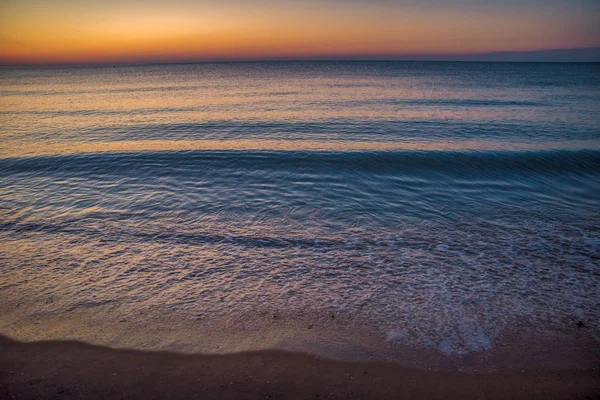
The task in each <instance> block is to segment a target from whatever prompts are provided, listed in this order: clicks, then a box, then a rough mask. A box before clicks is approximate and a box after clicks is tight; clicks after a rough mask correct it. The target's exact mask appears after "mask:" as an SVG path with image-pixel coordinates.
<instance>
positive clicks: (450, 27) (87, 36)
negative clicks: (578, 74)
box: [0, 0, 600, 63]
mask: <svg viewBox="0 0 600 400" xmlns="http://www.w3.org/2000/svg"><path fill="white" fill-rule="evenodd" d="M423 3H425V5H423ZM599 10H600V7H599V6H598V5H597V4H596V3H595V2H594V1H589V0H579V1H578V0H574V1H571V2H563V1H561V0H546V1H538V0H521V1H515V0H505V1H503V2H502V1H495V0H494V1H487V2H486V1H476V0H447V1H441V0H429V1H421V2H415V1H408V0H407V1H402V0H398V1H393V0H376V1H370V2H369V1H366V0H365V1H362V0H348V1H343V0H324V1H320V2H316V1H310V0H308V1H304V2H294V1H289V0H288V1H286V0H282V1H271V0H256V1H243V0H234V1H213V0H209V1H192V0H172V1H170V2H166V1H158V0H147V1H138V0H121V1H115V0H105V1H102V2H100V1H92V0H79V1H75V0H46V1H42V0H20V1H16V0H2V1H1V2H0V62H4V63H80V62H131V61H134V62H135V61H188V60H229V59H256V58H294V57H297V58H305V57H315V58H319V57H324V58H326V57H339V56H344V55H351V56H363V57H364V56H369V55H373V56H378V55H390V56H393V55H406V54H461V53H478V52H491V51H507V50H535V49H549V48H574V47H595V46H600V28H598V27H600V18H599V16H600V12H599Z"/></svg>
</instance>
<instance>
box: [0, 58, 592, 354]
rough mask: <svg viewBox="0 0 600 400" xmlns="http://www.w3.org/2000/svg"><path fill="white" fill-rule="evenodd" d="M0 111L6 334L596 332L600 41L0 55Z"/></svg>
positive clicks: (216, 348)
mask: <svg viewBox="0 0 600 400" xmlns="http://www.w3.org/2000/svg"><path fill="white" fill-rule="evenodd" d="M0 125H1V127H2V129H1V131H0V135H1V146H0V307H1V310H2V313H3V314H4V316H3V317H0V334H8V335H10V336H13V337H16V338H23V339H27V340H33V339H36V338H53V339H81V340H88V341H92V342H97V343H101V344H109V345H115V346H123V347H127V346H132V347H148V348H160V347H166V348H171V349H178V350H184V351H206V352H211V351H213V352H220V351H229V350H232V351H233V350H244V349H252V348H263V347H281V348H289V349H296V348H298V349H302V350H306V349H308V350H310V349H316V350H315V351H316V352H319V351H320V350H319V349H323V348H325V347H327V346H328V347H327V349H329V350H327V351H330V350H331V351H330V352H331V353H332V354H333V355H334V356H336V355H337V356H339V355H340V354H342V355H343V353H344V351H342V350H339V349H343V348H344V345H346V344H348V343H352V344H353V346H354V347H353V349H354V350H355V351H356V352H357V354H359V355H365V356H367V357H374V356H376V355H378V354H379V353H378V352H377V346H384V347H385V349H386V350H385V351H386V352H389V351H392V350H393V349H394V346H396V347H397V346H408V347H410V348H422V349H428V351H429V350H431V351H439V352H441V353H442V354H445V355H449V356H465V355H468V354H471V353H477V352H482V351H486V350H490V349H492V348H493V347H494V346H495V344H496V343H497V341H498V340H499V338H500V337H501V335H502V332H503V331H504V330H506V329H510V328H511V327H514V326H520V325H523V324H524V325H528V326H529V325H531V326H534V327H535V331H536V332H537V333H538V334H541V335H544V334H545V332H548V334H553V335H556V334H557V333H556V332H563V331H564V333H562V334H564V335H566V336H569V335H570V334H571V333H569V332H574V333H573V335H576V334H580V332H582V329H583V330H585V332H586V334H589V335H590V336H591V337H593V338H595V340H599V339H600V322H599V321H600V64H529V63H522V64H520V63H514V64H512V63H452V62H446V63H436V62H281V63H278V62H269V63H221V64H219V63H216V64H189V65H157V66H138V67H116V68H112V67H110V68H92V67H86V68H63V69H60V68H22V69H19V68H3V69H0ZM577 324H579V328H581V329H579V328H578V327H577ZM363 328H364V329H365V332H366V331H368V332H375V333H377V334H380V336H381V338H382V340H381V344H377V345H373V346H371V347H369V346H370V345H369V344H368V342H369V340H371V339H370V338H372V337H374V336H373V335H374V334H372V333H369V334H363V333H361V332H362V329H363ZM359 331H360V332H359ZM182 332H184V334H183V333H182ZM228 337H230V338H233V339H231V340H229V342H228V339H227V338H228ZM553 337H554V336H553ZM373 340H375V339H373ZM336 349H338V350H336ZM390 349H392V350H390ZM327 351H324V352H325V353H327ZM336 351H337V352H338V353H339V354H338V353H336Z"/></svg>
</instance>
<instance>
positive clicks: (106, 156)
mask: <svg viewBox="0 0 600 400" xmlns="http://www.w3.org/2000/svg"><path fill="white" fill-rule="evenodd" d="M133 166H142V167H144V169H146V170H147V169H148V168H150V169H151V170H152V171H153V173H159V174H160V173H168V171H170V170H173V171H174V172H176V173H177V174H182V173H183V174H185V173H186V170H187V172H188V173H196V172H197V171H198V169H200V168H213V169H215V168H217V169H236V170H240V169H242V170H244V169H245V170H248V171H251V170H280V169H295V170H306V171H365V172H373V173H385V172H390V173H392V172H418V171H438V172H441V173H444V174H453V173H467V172H468V173H472V174H480V173H482V172H490V171H492V172H498V173H499V172H503V173H505V172H511V171H512V172H521V173H525V172H529V173H546V174H547V173H550V174H557V175H560V174H565V173H572V172H577V173H581V174H592V175H600V151H598V150H541V151H476V150H472V151H442V150H403V151H402V150H401V151H398V150H388V151H386V150H357V151H330V150H322V151H311V150H176V151H163V150H159V151H152V150H150V151H123V152H119V151H117V152H106V153H104V152H100V153H87V154H66V155H52V156H35V157H17V158H4V159H0V174H2V175H7V174H14V173H25V172H33V171H38V172H39V171H75V172H76V171H79V172H103V173H125V174H127V173H130V172H131V170H129V169H128V167H133ZM137 171H138V172H141V171H142V170H139V169H138V170H137ZM161 171H162V172H161Z"/></svg>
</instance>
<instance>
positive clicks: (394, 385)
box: [0, 337, 600, 399]
mask: <svg viewBox="0 0 600 400" xmlns="http://www.w3.org/2000/svg"><path fill="white" fill-rule="evenodd" d="M0 351H2V357H0V395H1V396H2V397H3V398H6V399H10V398H16V399H34V398H47V399H50V398H74V399H75V398H81V399H83V398H86V399H102V398H124V399H125V398H128V399H165V398H171V399H186V398H210V399H217V398H218V399H242V398H243V399H265V398H272V399H277V398H289V399H319V398H325V399H326V398H331V399H336V398H337V399H415V398H420V399H442V398H444V399H482V398H485V399H507V398H511V399H593V398H597V397H598V396H599V395H600V373H599V371H598V370H588V371H582V370H567V371H551V370H550V371H548V370H546V371H544V370H542V371H528V372H521V371H513V372H504V373H485V374H467V373H457V372H455V373H448V372H446V373H444V372H428V371H422V370H416V369H407V368H402V367H400V366H398V365H397V364H390V363H375V362H355V363H351V362H341V361H332V360H328V359H323V358H318V357H314V356H310V355H306V354H300V353H291V352H282V351H260V352H246V353H237V354H230V355H183V354H176V353H168V352H149V351H135V350H116V349H110V348H107V347H102V346H92V345H89V344H85V343H81V342H60V341H48V342H32V343H22V342H16V341H13V340H10V339H8V338H6V337H2V338H1V339H0Z"/></svg>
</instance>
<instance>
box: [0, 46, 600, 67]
mask: <svg viewBox="0 0 600 400" xmlns="http://www.w3.org/2000/svg"><path fill="white" fill-rule="evenodd" d="M353 61H354V62H361V61H362V62H377V61H379V62H398V61H404V62H483V63H557V64H559V63H600V47H576V48H555V49H542V50H506V51H494V52H477V53H458V54H448V53H431V54H370V55H361V54H344V55H315V56H265V57H260V56H258V57H241V58H235V57H231V58H229V57H222V58H214V59H212V58H207V59H200V58H193V57H191V58H188V59H181V58H179V59H177V58H173V59H171V60H169V59H167V58H164V59H163V58H160V57H156V58H152V57H148V58H146V59H137V60H136V59H133V60H126V59H124V60H116V59H115V60H98V61H56V62H52V61H51V62H47V61H42V62H35V61H33V62H22V61H15V62H11V61H8V60H0V67H111V66H115V67H116V66H119V67H124V66H151V65H177V64H181V65H185V64H217V63H253V62H353Z"/></svg>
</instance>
